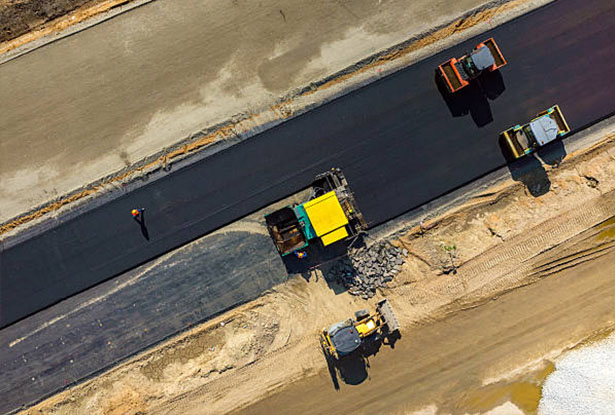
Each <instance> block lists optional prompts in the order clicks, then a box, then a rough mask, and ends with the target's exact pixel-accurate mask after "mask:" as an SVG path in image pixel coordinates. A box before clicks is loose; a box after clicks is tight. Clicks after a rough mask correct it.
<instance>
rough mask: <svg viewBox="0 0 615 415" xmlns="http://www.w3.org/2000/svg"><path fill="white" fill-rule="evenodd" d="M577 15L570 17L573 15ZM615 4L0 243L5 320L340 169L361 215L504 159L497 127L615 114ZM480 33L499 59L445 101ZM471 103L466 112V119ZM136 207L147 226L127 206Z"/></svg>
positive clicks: (537, 27)
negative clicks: (476, 51) (452, 72)
mask: <svg viewBox="0 0 615 415" xmlns="http://www.w3.org/2000/svg"><path fill="white" fill-rule="evenodd" d="M572 15H574V16H575V18H574V19H570V18H569V16H572ZM614 34H615V4H614V3H613V2H611V1H607V0H601V1H598V0H596V1H589V2H587V1H585V2H581V1H580V0H566V1H558V2H556V3H555V4H551V5H549V6H547V7H545V8H543V9H540V10H538V11H536V12H533V13H530V14H529V15H526V16H523V17H521V18H519V19H517V20H514V21H513V22H511V23H508V24H506V25H503V26H501V27H499V28H496V29H495V30H493V31H491V32H489V33H486V34H484V35H482V36H480V38H475V39H472V40H470V41H468V42H464V43H463V44H461V45H459V46H457V47H454V48H452V49H450V50H447V51H445V52H442V53H440V54H438V55H436V56H434V57H432V58H430V59H427V60H425V61H422V62H421V63H419V64H416V65H414V66H412V67H409V68H407V69H406V70H403V71H400V72H398V73H396V74H394V75H392V76H390V77H387V78H385V79H383V80H381V81H378V82H375V83H373V84H371V85H369V86H366V87H364V88H362V89H360V90H358V91H355V92H353V93H351V94H348V95H346V96H344V97H342V98H339V99H337V100H335V101H333V102H331V103H329V104H327V105H324V106H322V107H320V108H318V109H315V110H314V111H311V112H309V113H307V114H305V115H303V116H300V117H297V118H295V119H293V120H290V121H288V122H286V123H284V124H282V125H280V126H278V127H276V128H273V129H271V130H268V131H266V132H264V133H262V134H260V135H259V136H257V137H254V138H253V139H251V140H248V141H245V142H243V143H241V144H239V145H237V146H233V147H231V148H230V149H227V150H225V151H222V152H220V153H217V154H215V155H213V156H211V157H210V158H208V159H207V160H206V161H201V162H199V163H196V164H194V165H192V166H189V167H186V168H184V169H182V170H179V171H177V172H175V173H174V174H171V175H169V176H166V177H165V178H163V179H160V180H157V181H155V182H152V183H150V184H148V185H146V186H144V187H142V188H140V189H138V190H136V191H134V192H131V193H129V194H126V195H125V196H123V197H121V198H118V199H116V200H114V201H112V202H110V203H108V204H105V205H103V206H101V207H99V208H97V209H95V210H92V211H91V212H89V213H88V214H87V215H83V216H79V217H75V218H73V219H71V220H70V221H68V222H66V223H63V224H61V225H59V226H58V227H56V228H54V229H52V230H48V231H46V232H44V233H41V234H40V235H37V236H35V237H32V238H31V239H29V240H26V241H22V242H21V243H19V244H17V245H15V246H9V247H6V246H5V247H4V248H3V249H2V251H1V252H0V255H1V263H0V271H1V281H0V284H1V285H0V293H1V305H0V312H1V315H0V324H1V326H2V327H5V326H7V325H9V324H12V323H14V322H16V321H18V320H19V319H21V318H24V317H25V316H27V315H30V314H32V313H34V312H37V311H39V310H41V309H44V308H45V307H47V306H49V305H51V304H54V303H56V302H58V301H60V300H62V299H64V298H67V297H69V296H71V295H74V294H75V293H78V292H80V291H82V290H85V289H87V288H89V287H92V286H94V285H96V284H98V283H100V282H102V281H104V280H106V279H109V278H111V277H113V276H115V275H118V274H120V273H122V272H124V271H127V270H129V269H131V268H133V267H135V266H136V265H138V264H141V263H144V262H146V261H148V260H150V259H152V258H154V257H156V256H158V255H161V254H163V253H165V252H167V251H169V250H171V249H173V248H175V247H178V246H181V245H183V244H185V243H186V242H188V241H191V240H194V239H195V238H198V237H199V236H201V235H204V234H206V233H208V232H211V231H213V230H215V229H217V228H220V227H221V226H223V225H225V224H227V223H230V222H232V221H234V220H236V219H237V218H240V217H243V216H245V215H246V214H248V213H250V212H253V211H255V210H257V209H259V208H261V207H263V206H266V205H268V204H269V203H270V202H272V201H274V200H278V199H281V198H283V197H285V196H286V195H289V194H292V193H294V192H295V191H296V190H297V189H301V188H304V187H306V186H308V185H309V183H310V182H311V180H312V178H313V176H314V175H316V174H317V173H319V172H322V171H324V170H326V169H328V168H331V167H333V166H338V167H341V168H342V169H343V170H344V172H345V173H346V176H347V178H348V180H349V182H350V183H351V186H352V189H353V190H354V192H355V194H356V197H357V201H358V204H359V206H360V208H361V209H362V210H363V213H364V215H365V217H366V219H367V221H368V222H369V223H370V224H371V225H376V224H378V223H382V222H384V221H386V220H388V219H391V218H393V217H395V216H398V215H400V214H402V213H403V212H405V211H407V210H409V209H411V208H413V207H416V206H419V205H421V204H423V203H426V202H427V201H429V200H432V199H434V198H436V197H438V196H439V195H442V194H444V193H446V192H448V191H451V190H452V189H455V188H457V187H459V186H461V185H463V184H465V183H468V182H470V181H472V180H474V179H476V178H478V177H480V176H482V175H484V174H485V173H487V172H489V171H492V170H494V169H496V168H498V167H500V166H502V165H503V164H505V159H504V156H503V154H502V151H501V149H500V147H499V145H498V141H497V136H498V133H499V132H500V131H501V130H503V129H505V128H507V127H509V126H511V125H514V124H516V123H522V122H526V121H528V120H529V119H530V118H531V117H532V116H533V115H535V114H536V113H537V112H539V111H541V110H543V109H545V108H547V107H549V106H551V105H553V104H559V105H560V107H561V109H562V111H563V113H564V115H565V116H566V118H567V120H568V123H569V124H570V125H571V126H572V128H573V129H575V128H580V127H582V126H585V125H587V124H589V123H591V122H593V121H594V120H596V119H599V118H602V117H604V116H606V115H608V114H610V113H612V112H613V109H614V104H613V103H614V100H613V98H614V97H615V84H613V83H609V82H604V81H603V80H604V79H605V78H604V77H605V74H608V73H612V72H613V71H614V70H615V59H614V57H613V47H612V38H613V35H614ZM489 36H493V37H495V38H496V39H497V42H498V44H499V46H500V48H501V50H502V51H503V53H504V54H505V56H506V58H507V60H508V62H509V64H508V65H507V66H506V67H504V68H503V69H502V70H501V73H500V74H496V76H493V77H491V79H489V80H488V82H486V86H485V87H484V88H485V90H486V94H487V95H490V96H492V97H494V96H495V95H498V96H497V98H495V99H491V100H489V99H487V98H485V97H484V96H483V94H482V93H481V92H479V90H478V88H471V89H469V90H467V91H465V92H464V94H463V95H460V96H458V97H456V101H455V102H447V101H446V100H445V99H444V97H445V95H443V94H441V93H440V91H439V90H438V86H437V84H436V82H435V80H434V68H435V67H436V66H437V64H439V63H441V62H442V61H444V60H445V59H446V58H448V57H450V56H457V55H460V54H462V53H463V52H464V51H465V50H467V49H469V48H471V47H472V46H473V45H474V44H476V43H477V42H478V41H480V40H483V39H484V38H487V37H489ZM465 111H469V112H470V114H469V115H462V114H463V112H465ZM135 207H145V208H146V214H145V226H144V227H141V226H140V225H139V224H138V223H136V222H135V221H134V220H133V218H132V217H131V215H130V210H131V209H132V208H135Z"/></svg>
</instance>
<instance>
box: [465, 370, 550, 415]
mask: <svg viewBox="0 0 615 415" xmlns="http://www.w3.org/2000/svg"><path fill="white" fill-rule="evenodd" d="M554 370H555V365H554V364H553V363H551V362H547V363H546V365H545V367H544V368H543V369H541V370H538V371H536V372H533V373H531V374H529V375H527V376H524V377H523V379H521V380H519V381H515V382H498V383H494V384H491V385H486V386H484V387H482V388H480V389H476V390H473V391H469V392H467V395H466V396H465V398H464V399H463V401H462V402H461V404H460V407H461V408H463V410H465V411H466V412H468V413H486V412H488V411H489V410H492V409H494V408H496V407H498V406H500V405H502V404H504V403H506V402H510V403H512V404H514V405H515V406H516V407H517V408H519V409H520V410H521V411H522V412H523V413H524V414H526V415H533V414H537V411H538V404H539V402H540V399H541V396H542V395H541V390H542V384H543V382H544V381H545V379H546V378H547V377H548V376H549V375H550V374H551V373H553V371H554Z"/></svg>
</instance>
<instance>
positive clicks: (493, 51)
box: [483, 38, 506, 70]
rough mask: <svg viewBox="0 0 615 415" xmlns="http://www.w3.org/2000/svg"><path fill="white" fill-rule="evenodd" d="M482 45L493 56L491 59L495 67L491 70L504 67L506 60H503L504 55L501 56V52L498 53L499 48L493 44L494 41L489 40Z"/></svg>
mask: <svg viewBox="0 0 615 415" xmlns="http://www.w3.org/2000/svg"><path fill="white" fill-rule="evenodd" d="M483 43H484V44H485V46H487V48H488V49H489V51H490V52H491V55H492V56H493V59H494V60H495V67H494V68H493V69H492V70H495V69H498V68H501V67H502V66H504V65H506V59H504V55H502V52H500V48H498V45H497V44H496V43H495V40H493V38H489V39H487V40H485V41H484V42H483Z"/></svg>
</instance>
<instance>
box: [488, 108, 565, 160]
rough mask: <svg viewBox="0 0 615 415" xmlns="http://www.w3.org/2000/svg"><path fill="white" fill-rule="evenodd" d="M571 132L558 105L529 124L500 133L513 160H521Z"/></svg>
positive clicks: (516, 126) (541, 113) (539, 114)
mask: <svg viewBox="0 0 615 415" xmlns="http://www.w3.org/2000/svg"><path fill="white" fill-rule="evenodd" d="M569 132H570V127H569V126H568V123H567V122H566V119H565V118H564V115H563V114H562V111H561V110H560V109H559V106H558V105H554V106H552V107H551V108H549V109H547V110H545V111H542V112H540V113H538V114H537V115H536V117H535V118H534V119H532V120H531V121H530V122H529V123H527V124H524V125H518V124H517V125H515V126H514V127H511V128H509V129H508V130H506V131H502V132H501V133H500V140H502V142H503V143H504V145H505V147H507V148H508V150H509V151H510V154H511V155H512V157H513V158H516V159H517V158H520V157H522V156H524V155H526V154H530V153H532V152H533V151H535V150H536V149H538V148H540V147H542V146H544V145H546V144H548V143H550V142H551V141H554V140H555V139H557V138H559V137H562V136H564V135H566V134H567V133H569Z"/></svg>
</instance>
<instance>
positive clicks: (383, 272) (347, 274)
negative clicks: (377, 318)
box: [329, 242, 408, 300]
mask: <svg viewBox="0 0 615 415" xmlns="http://www.w3.org/2000/svg"><path fill="white" fill-rule="evenodd" d="M407 257H408V250H407V249H402V248H398V247H396V246H393V245H391V244H390V243H388V242H384V243H379V244H374V245H372V246H370V247H369V248H365V247H363V248H359V249H356V250H354V251H352V252H350V253H349V255H348V257H346V258H344V259H341V260H340V261H338V262H337V263H336V264H335V265H333V267H331V269H330V270H329V275H330V276H331V277H332V278H333V279H335V280H337V281H339V282H340V283H341V284H343V285H344V287H346V289H348V292H349V293H350V294H352V295H356V296H360V297H362V298H363V299H365V300H367V299H369V298H372V297H373V296H374V295H375V294H376V288H381V287H386V286H387V284H388V283H389V282H391V281H393V277H394V276H395V275H396V274H397V273H399V272H400V271H401V267H402V265H403V264H404V263H405V262H406V258H407Z"/></svg>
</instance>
